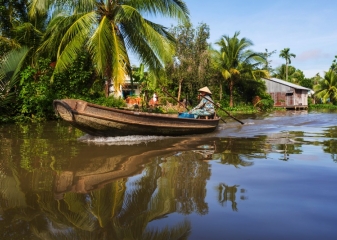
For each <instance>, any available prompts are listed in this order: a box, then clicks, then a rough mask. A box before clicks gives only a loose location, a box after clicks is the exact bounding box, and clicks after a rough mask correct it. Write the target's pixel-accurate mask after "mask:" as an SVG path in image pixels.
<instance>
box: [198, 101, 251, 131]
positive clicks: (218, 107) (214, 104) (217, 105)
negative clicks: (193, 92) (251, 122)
mask: <svg viewBox="0 0 337 240" xmlns="http://www.w3.org/2000/svg"><path fill="white" fill-rule="evenodd" d="M203 98H204V99H206V100H207V101H209V102H211V103H213V105H214V106H215V107H217V108H219V109H221V110H222V111H224V112H225V113H227V115H228V116H229V117H231V118H233V119H234V120H236V121H238V122H239V123H241V124H242V125H243V124H245V123H244V122H242V121H240V120H239V119H237V118H235V117H233V116H232V115H231V114H230V113H229V112H227V111H226V110H225V109H223V108H221V107H219V106H218V105H217V104H215V103H214V102H213V101H212V100H209V99H207V98H205V97H203Z"/></svg>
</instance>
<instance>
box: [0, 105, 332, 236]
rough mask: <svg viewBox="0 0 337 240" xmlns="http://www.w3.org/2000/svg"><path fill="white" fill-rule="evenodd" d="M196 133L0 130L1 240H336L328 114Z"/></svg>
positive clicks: (282, 115)
mask: <svg viewBox="0 0 337 240" xmlns="http://www.w3.org/2000/svg"><path fill="white" fill-rule="evenodd" d="M237 118H238V119H240V120H241V121H243V122H244V123H245V124H244V125H241V124H240V123H238V122H237V121H235V120H233V119H231V118H225V120H226V121H227V123H226V124H225V123H221V124H220V126H219V128H218V129H217V130H216V131H215V132H213V133H211V134H206V135H191V136H184V137H160V136H157V137H155V136H127V137H115V138H101V137H92V136H89V135H87V134H84V133H83V132H81V131H79V130H77V129H74V128H73V127H71V126H70V125H69V124H67V123H65V122H63V121H55V122H47V123H42V124H28V125H16V124H10V125H0V239H81V240H82V239H320V240H322V239H324V240H327V239H336V236H337V227H336V223H337V186H336V185H337V140H336V139H337V138H336V137H337V112H329V111H327V112H322V111H310V112H308V111H280V112H273V113H267V114H260V115H245V116H238V117H237Z"/></svg>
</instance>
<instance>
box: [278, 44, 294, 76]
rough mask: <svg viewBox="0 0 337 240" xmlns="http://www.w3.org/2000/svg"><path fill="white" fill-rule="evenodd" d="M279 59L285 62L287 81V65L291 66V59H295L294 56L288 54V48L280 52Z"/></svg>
mask: <svg viewBox="0 0 337 240" xmlns="http://www.w3.org/2000/svg"><path fill="white" fill-rule="evenodd" d="M280 57H281V58H284V59H285V60H286V81H288V65H289V64H291V60H290V58H291V57H294V58H295V57H296V55H295V54H293V53H290V48H285V49H283V50H281V52H280Z"/></svg>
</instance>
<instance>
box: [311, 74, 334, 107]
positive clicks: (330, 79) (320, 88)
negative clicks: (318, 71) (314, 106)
mask: <svg viewBox="0 0 337 240" xmlns="http://www.w3.org/2000/svg"><path fill="white" fill-rule="evenodd" d="M314 90H315V96H317V97H319V98H321V100H322V102H323V103H326V102H328V100H330V101H331V102H333V103H337V73H336V72H335V71H333V70H329V71H328V72H326V73H325V75H324V79H322V80H320V81H319V82H318V84H317V85H315V86H314Z"/></svg>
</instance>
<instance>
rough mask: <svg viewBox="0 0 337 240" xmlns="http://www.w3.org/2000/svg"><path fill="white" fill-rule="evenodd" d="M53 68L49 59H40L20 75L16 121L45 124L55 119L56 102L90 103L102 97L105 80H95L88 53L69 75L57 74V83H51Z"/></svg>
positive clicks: (67, 73) (78, 60)
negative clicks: (54, 106)
mask: <svg viewBox="0 0 337 240" xmlns="http://www.w3.org/2000/svg"><path fill="white" fill-rule="evenodd" d="M52 66H53V64H51V63H50V60H47V59H40V60H39V61H38V66H37V67H35V68H33V67H31V66H28V67H27V68H25V69H24V70H23V71H22V72H21V81H20V89H19V90H20V94H19V105H20V107H19V109H18V111H19V114H18V115H19V116H17V117H16V121H43V120H46V119H52V118H54V117H55V114H54V109H53V105H52V102H53V100H55V99H63V98H76V99H83V100H88V101H90V100H91V99H94V98H97V97H99V96H101V95H102V94H103V93H102V89H103V87H102V86H103V81H102V80H97V79H95V78H93V70H92V69H91V68H90V66H91V62H90V61H89V58H88V55H86V54H85V53H84V54H82V55H81V56H80V57H79V58H78V59H77V60H76V61H75V62H74V63H73V64H72V65H71V66H70V67H69V70H68V71H67V72H63V73H60V74H57V75H55V77H54V82H51V81H50V79H51V76H52V74H53V68H52ZM97 85H98V86H97ZM98 89H100V90H98Z"/></svg>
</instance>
